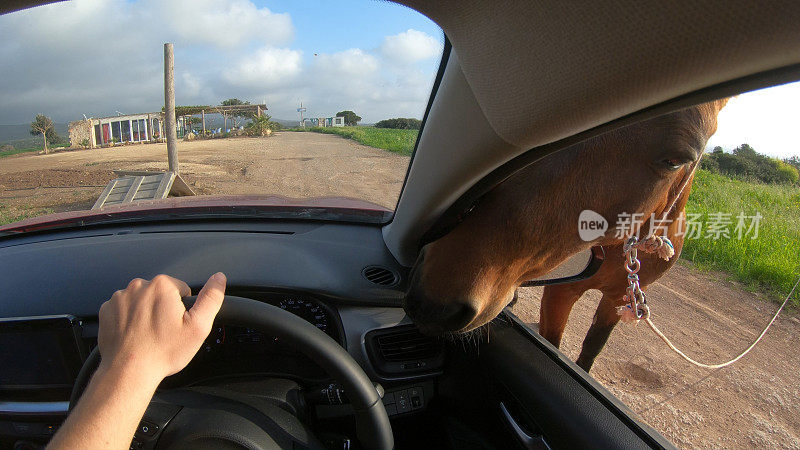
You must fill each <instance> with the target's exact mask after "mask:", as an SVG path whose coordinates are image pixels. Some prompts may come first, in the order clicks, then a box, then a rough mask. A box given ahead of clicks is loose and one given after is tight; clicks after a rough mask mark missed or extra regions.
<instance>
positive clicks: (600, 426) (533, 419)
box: [477, 309, 674, 449]
mask: <svg viewBox="0 0 800 450" xmlns="http://www.w3.org/2000/svg"><path fill="white" fill-rule="evenodd" d="M477 362H478V365H479V367H480V371H481V373H482V374H483V375H484V376H485V377H486V378H487V379H488V380H489V383H490V384H491V389H490V390H491V392H492V394H493V395H491V400H490V402H492V403H493V404H492V405H489V407H490V408H493V409H494V410H495V411H494V412H495V413H496V414H497V415H499V416H500V420H501V422H503V423H504V424H505V426H506V428H507V429H506V431H507V432H509V433H511V434H512V435H513V436H514V438H515V440H516V441H517V443H518V444H519V445H520V447H521V448H527V449H535V448H631V449H634V448H674V446H673V445H672V444H671V443H670V442H669V441H667V440H666V439H665V438H664V437H663V436H661V435H660V434H659V433H658V432H656V431H655V430H654V429H652V428H651V427H649V426H648V425H646V424H644V423H643V422H642V421H640V420H638V419H637V418H636V417H635V414H634V413H633V412H632V411H631V410H630V409H628V408H627V407H626V406H625V405H623V404H622V402H621V401H620V400H619V399H617V398H616V397H614V396H613V394H611V393H610V392H609V391H608V390H606V389H605V388H604V387H603V386H601V385H600V384H599V383H598V382H597V381H595V380H594V379H593V378H591V377H590V376H589V375H588V374H587V373H586V372H584V371H583V370H582V369H581V368H580V367H578V366H577V365H575V363H573V362H572V361H571V360H569V359H568V358H567V357H566V356H564V355H563V354H562V353H560V352H559V351H558V350H557V349H556V348H555V347H553V346H552V345H551V344H550V343H549V342H547V341H546V340H545V339H544V338H542V337H541V336H539V334H538V333H536V332H535V331H534V330H532V329H531V328H530V327H528V326H527V325H525V323H523V322H522V321H521V320H520V319H519V318H518V317H517V316H516V315H514V313H513V312H511V311H510V310H509V309H506V310H505V311H504V312H503V314H502V315H501V316H500V317H499V318H498V319H496V320H495V321H493V322H492V324H491V327H490V330H489V339H487V340H486V342H484V343H483V344H482V345H481V347H480V348H479V350H478V352H477Z"/></svg>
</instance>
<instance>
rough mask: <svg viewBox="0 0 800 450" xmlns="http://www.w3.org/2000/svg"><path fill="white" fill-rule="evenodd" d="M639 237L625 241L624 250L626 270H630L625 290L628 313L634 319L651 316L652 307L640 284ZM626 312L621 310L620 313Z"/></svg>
mask: <svg viewBox="0 0 800 450" xmlns="http://www.w3.org/2000/svg"><path fill="white" fill-rule="evenodd" d="M638 244H639V239H638V238H637V237H636V236H632V237H631V238H630V239H628V241H627V242H626V243H625V246H624V247H623V252H624V253H625V271H627V272H628V288H627V289H626V290H625V301H626V303H627V305H626V306H623V307H622V308H628V309H629V312H628V314H631V315H633V316H634V318H632V319H633V320H639V319H647V318H648V317H650V307H649V306H647V297H645V295H644V291H643V290H642V287H641V286H640V285H639V269H641V268H642V263H641V262H640V261H639V250H638V249H637V248H636V247H637V245H638ZM623 314H624V313H623V312H622V311H620V315H623Z"/></svg>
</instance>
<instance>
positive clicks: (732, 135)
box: [706, 82, 800, 158]
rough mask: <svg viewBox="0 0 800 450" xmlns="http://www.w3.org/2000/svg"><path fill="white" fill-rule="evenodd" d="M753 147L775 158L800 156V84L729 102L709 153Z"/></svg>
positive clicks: (753, 94) (750, 94)
mask: <svg viewBox="0 0 800 450" xmlns="http://www.w3.org/2000/svg"><path fill="white" fill-rule="evenodd" d="M744 143H747V144H750V146H751V147H753V148H754V149H755V150H756V151H757V152H759V153H764V154H767V155H770V156H773V157H778V158H788V157H791V156H800V82H795V83H789V84H784V85H781V86H773V87H771V88H767V89H762V90H759V91H753V92H747V93H744V94H741V95H739V96H736V97H734V98H732V99H730V100H728V104H727V105H725V107H724V108H722V111H720V113H719V116H717V132H716V133H714V135H713V136H711V139H709V140H708V145H707V146H706V149H707V150H710V149H713V148H714V147H716V146H720V147H722V148H723V149H725V150H727V151H730V150H733V149H734V148H736V147H738V146H740V145H741V144H744Z"/></svg>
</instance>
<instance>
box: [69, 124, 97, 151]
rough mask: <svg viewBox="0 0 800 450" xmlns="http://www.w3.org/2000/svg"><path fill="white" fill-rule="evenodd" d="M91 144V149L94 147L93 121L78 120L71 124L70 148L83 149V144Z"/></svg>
mask: <svg viewBox="0 0 800 450" xmlns="http://www.w3.org/2000/svg"><path fill="white" fill-rule="evenodd" d="M84 140H85V141H88V142H89V147H94V146H93V145H92V144H93V143H94V142H93V141H92V121H91V120H76V121H75V122H70V123H69V146H70V147H72V148H78V147H83V144H82V143H85V142H84Z"/></svg>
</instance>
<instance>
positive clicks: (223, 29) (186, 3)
mask: <svg viewBox="0 0 800 450" xmlns="http://www.w3.org/2000/svg"><path fill="white" fill-rule="evenodd" d="M158 4H159V5H161V2H160V1H159V2H158ZM161 8H163V14H164V16H165V17H169V18H170V20H169V21H168V22H167V23H168V26H169V27H170V28H171V29H172V30H174V31H175V32H176V33H177V34H178V36H179V37H180V38H182V39H185V40H187V41H189V42H191V43H194V44H211V45H216V46H219V47H223V48H232V47H235V46H237V45H242V44H245V43H247V42H250V41H253V40H255V41H259V42H262V43H269V44H271V45H279V44H284V43H287V42H289V41H290V40H291V39H292V37H293V36H294V26H293V25H292V20H291V17H289V14H277V13H273V12H272V11H270V10H269V9H267V8H258V7H257V6H256V5H254V4H253V3H252V2H250V1H249V0H176V1H170V2H164V4H163V6H161V7H160V8H155V9H156V11H159V10H161Z"/></svg>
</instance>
